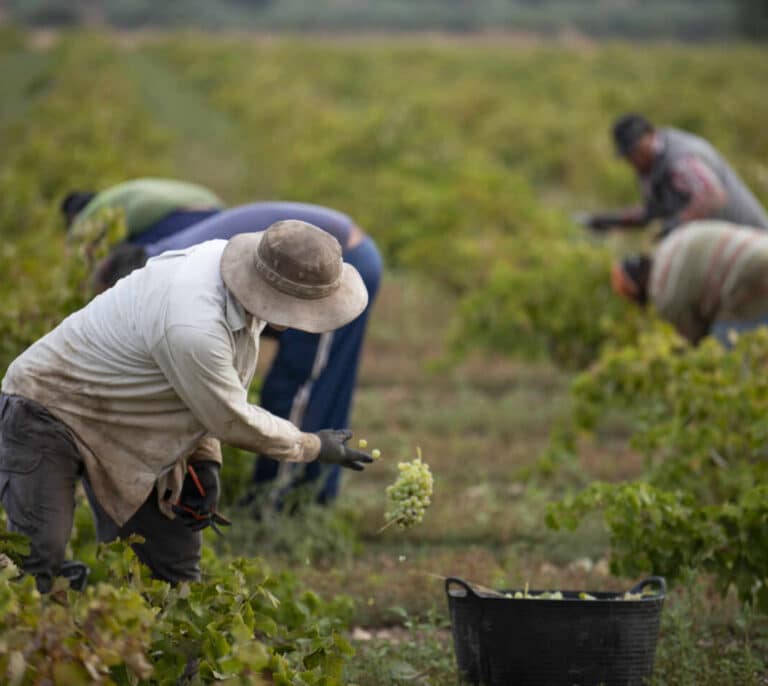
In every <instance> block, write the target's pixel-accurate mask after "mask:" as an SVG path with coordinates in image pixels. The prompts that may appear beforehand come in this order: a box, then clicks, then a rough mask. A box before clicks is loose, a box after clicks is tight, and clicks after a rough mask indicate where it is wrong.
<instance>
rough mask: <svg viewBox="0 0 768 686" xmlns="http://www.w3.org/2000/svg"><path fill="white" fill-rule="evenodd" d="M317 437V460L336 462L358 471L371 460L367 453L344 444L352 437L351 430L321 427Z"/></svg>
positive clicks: (327, 462)
mask: <svg viewBox="0 0 768 686" xmlns="http://www.w3.org/2000/svg"><path fill="white" fill-rule="evenodd" d="M317 437H318V438H319V439H320V453H319V454H318V456H317V459H318V461H319V462H325V463H326V464H338V465H341V466H342V467H346V468H347V469H354V470H355V471H358V472H362V471H363V469H364V467H363V465H364V464H370V463H371V462H373V458H372V457H371V456H370V455H369V454H368V453H366V452H363V451H362V450H355V449H354V448H350V447H348V446H346V445H345V443H346V442H347V441H348V440H349V439H350V438H352V432H351V431H347V430H342V431H335V430H333V429H323V430H322V431H318V432H317Z"/></svg>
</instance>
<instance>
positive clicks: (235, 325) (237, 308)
mask: <svg viewBox="0 0 768 686" xmlns="http://www.w3.org/2000/svg"><path fill="white" fill-rule="evenodd" d="M225 290H226V292H227V300H226V303H225V305H224V310H225V311H224V315H225V317H226V320H227V326H229V328H230V329H232V331H240V329H244V328H245V327H247V326H248V324H249V323H250V322H249V321H248V319H249V315H248V313H247V312H246V311H245V308H244V307H243V306H242V305H241V304H240V303H239V301H238V300H237V298H235V296H234V295H232V291H230V290H229V288H227V289H225Z"/></svg>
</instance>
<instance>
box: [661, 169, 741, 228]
mask: <svg viewBox="0 0 768 686" xmlns="http://www.w3.org/2000/svg"><path fill="white" fill-rule="evenodd" d="M671 181H672V185H673V187H674V189H675V190H676V191H677V192H678V193H680V194H681V195H682V196H683V197H686V198H687V199H688V202H687V204H686V205H685V206H684V207H683V208H682V209H681V210H680V211H679V212H678V213H677V214H676V215H675V217H674V218H673V221H674V222H675V223H676V224H685V223H687V222H690V221H693V220H694V219H706V218H709V217H713V216H714V215H716V214H717V212H718V211H719V210H720V209H722V208H723V207H724V206H725V204H726V203H727V202H728V194H727V192H726V190H725V188H724V186H723V184H722V183H721V182H720V179H718V178H717V175H716V174H715V172H714V171H713V170H712V168H711V167H709V165H707V164H706V163H705V162H704V161H702V160H700V159H699V158H698V157H694V156H693V155H689V156H687V157H684V158H682V159H680V160H679V161H678V162H676V163H675V165H674V167H673V168H672V171H671Z"/></svg>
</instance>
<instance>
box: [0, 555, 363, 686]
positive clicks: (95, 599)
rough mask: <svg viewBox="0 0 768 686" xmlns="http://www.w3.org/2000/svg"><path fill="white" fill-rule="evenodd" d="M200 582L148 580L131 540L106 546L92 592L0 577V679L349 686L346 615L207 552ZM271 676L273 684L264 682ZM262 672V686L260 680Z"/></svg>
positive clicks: (252, 565) (7, 571)
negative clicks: (345, 678)
mask: <svg viewBox="0 0 768 686" xmlns="http://www.w3.org/2000/svg"><path fill="white" fill-rule="evenodd" d="M205 568H206V574H205V579H204V581H203V582H201V583H183V584H180V585H178V586H176V587H172V586H170V585H169V584H167V583H165V582H161V581H156V580H153V579H150V578H149V576H148V570H147V569H146V568H145V567H143V566H142V565H141V564H140V563H139V561H138V560H137V559H136V557H135V556H134V554H133V552H132V550H131V548H130V546H129V544H128V542H117V543H113V544H110V545H108V546H100V548H99V556H98V559H97V561H96V562H95V564H94V570H93V572H94V576H95V577H96V578H99V577H101V578H108V579H109V580H110V581H109V583H105V582H97V583H95V584H91V585H89V586H88V587H87V588H86V590H85V592H83V593H76V592H72V591H67V590H66V589H65V588H64V583H61V584H58V585H57V587H56V588H55V589H54V592H53V593H52V594H51V595H49V596H44V597H41V596H40V594H39V593H38V592H37V591H36V590H35V586H34V580H33V579H32V578H31V577H26V578H24V579H22V580H21V581H19V580H16V579H15V577H17V576H18V569H17V568H16V567H15V565H13V564H6V566H5V567H4V568H3V569H0V642H2V645H3V648H4V649H3V651H1V652H0V675H2V676H3V683H9V684H13V685H14V686H23V685H26V684H34V683H42V681H45V680H46V679H50V680H51V681H55V683H57V684H59V683H60V684H69V683H72V684H75V683H85V682H86V681H87V682H88V683H94V684H113V685H114V684H116V685H118V686H128V685H129V684H130V686H138V685H139V684H146V685H147V686H150V685H151V686H155V685H157V686H159V685H161V684H176V683H199V684H203V683H214V682H216V683H218V682H219V681H228V682H229V683H242V684H258V683H275V684H282V685H284V686H288V685H289V684H306V685H309V684H313V685H317V686H334V685H340V684H341V683H342V682H341V673H342V668H343V664H344V660H345V659H346V658H347V657H349V656H350V655H351V654H352V653H353V651H352V650H351V647H350V646H349V644H348V643H347V642H346V641H345V640H344V638H343V637H342V636H341V634H340V630H341V629H343V628H344V627H345V625H346V621H347V619H348V616H349V604H348V602H347V601H345V600H343V599H339V600H335V601H332V602H330V603H328V602H324V601H322V600H321V599H320V598H319V597H318V596H316V595H315V594H314V593H312V592H309V591H302V590H301V589H299V588H298V586H297V584H296V581H295V579H293V578H292V577H291V576H289V575H286V574H281V575H277V576H276V575H273V574H271V573H270V572H269V570H267V569H266V567H265V566H264V565H263V564H262V563H261V562H260V561H259V560H255V559H251V560H246V559H242V558H241V559H235V560H228V561H226V562H224V561H219V560H217V559H216V558H213V557H210V556H208V557H207V558H206V560H205ZM267 675H271V679H272V681H271V682H270V681H269V680H268V679H267ZM262 676H263V677H264V678H263V681H262Z"/></svg>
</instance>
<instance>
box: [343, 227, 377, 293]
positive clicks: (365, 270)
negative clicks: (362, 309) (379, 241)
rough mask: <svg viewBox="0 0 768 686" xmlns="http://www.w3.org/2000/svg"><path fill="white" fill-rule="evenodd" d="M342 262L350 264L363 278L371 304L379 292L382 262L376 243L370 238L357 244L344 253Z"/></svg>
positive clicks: (367, 237)
mask: <svg viewBox="0 0 768 686" xmlns="http://www.w3.org/2000/svg"><path fill="white" fill-rule="evenodd" d="M344 261H345V262H346V263H347V264H351V265H352V266H353V267H354V268H355V269H357V271H358V272H360V276H361V277H362V278H363V283H364V284H365V288H366V290H367V291H368V301H369V306H370V303H371V302H373V299H374V298H375V297H376V293H377V291H378V290H379V283H380V281H381V272H382V269H383V261H382V259H381V253H379V249H378V248H377V247H376V243H375V242H374V241H373V239H372V238H371V237H370V236H366V238H365V239H364V240H363V241H362V242H361V243H358V244H357V245H356V246H355V247H354V248H352V249H350V250H345V251H344Z"/></svg>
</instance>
